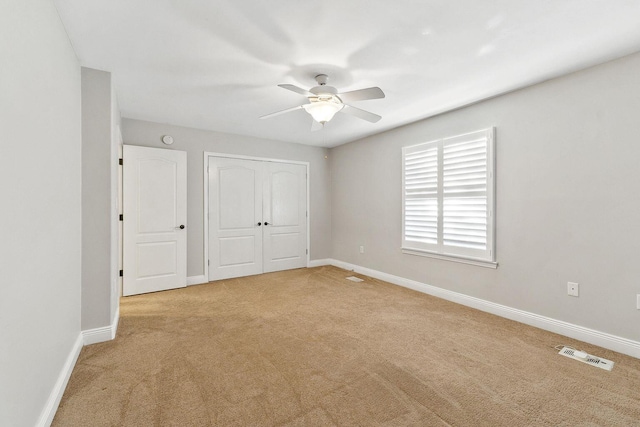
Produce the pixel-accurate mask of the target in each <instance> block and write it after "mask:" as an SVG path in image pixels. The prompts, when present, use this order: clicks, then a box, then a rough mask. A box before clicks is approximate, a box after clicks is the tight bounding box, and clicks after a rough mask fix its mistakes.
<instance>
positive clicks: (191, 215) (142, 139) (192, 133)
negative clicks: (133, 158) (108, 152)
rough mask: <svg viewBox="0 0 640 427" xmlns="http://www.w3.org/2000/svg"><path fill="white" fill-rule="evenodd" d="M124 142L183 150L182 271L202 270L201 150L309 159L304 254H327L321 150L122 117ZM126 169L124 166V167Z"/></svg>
mask: <svg viewBox="0 0 640 427" xmlns="http://www.w3.org/2000/svg"><path fill="white" fill-rule="evenodd" d="M122 134H123V137H124V143H125V144H130V145H141V146H147V147H156V148H168V149H173V150H182V151H186V152H187V168H188V172H187V187H188V188H187V190H188V195H187V197H188V205H187V210H188V212H187V218H188V227H187V230H188V233H187V240H188V242H187V258H188V260H187V275H188V276H199V275H202V274H204V262H203V259H204V258H203V257H204V255H203V254H204V240H203V237H204V219H203V209H204V208H203V203H204V193H203V192H204V183H203V182H204V169H203V168H204V166H203V165H204V160H203V159H204V157H203V156H204V154H203V153H204V152H205V151H209V152H216V153H226V154H238V155H246V156H256V157H263V158H270V159H282V160H293V161H304V162H309V163H310V166H309V187H310V190H309V193H310V205H311V206H310V208H309V210H310V212H309V219H310V252H309V253H310V256H311V259H312V260H314V259H323V258H328V257H329V255H330V250H331V199H330V196H329V188H330V182H329V168H328V160H327V159H325V155H326V154H327V150H326V149H324V148H318V147H311V146H306V145H300V144H291V143H287V142H278V141H270V140H266V139H260V138H253V137H244V136H238V135H230V134H225V133H220V132H210V131H204V130H197V129H191V128H184V127H178V126H171V125H165V124H160V123H152V122H145V121H140V120H131V119H126V118H124V119H123V120H122ZM163 135H171V136H173V137H174V139H175V142H174V143H173V145H171V146H167V145H165V144H163V143H162V141H161V138H162V136H163ZM125 167H126V166H125Z"/></svg>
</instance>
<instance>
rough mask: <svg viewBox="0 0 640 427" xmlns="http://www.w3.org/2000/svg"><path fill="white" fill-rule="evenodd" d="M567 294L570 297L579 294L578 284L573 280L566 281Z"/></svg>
mask: <svg viewBox="0 0 640 427" xmlns="http://www.w3.org/2000/svg"><path fill="white" fill-rule="evenodd" d="M567 295H570V296H572V297H577V296H580V285H579V284H578V283H575V282H567Z"/></svg>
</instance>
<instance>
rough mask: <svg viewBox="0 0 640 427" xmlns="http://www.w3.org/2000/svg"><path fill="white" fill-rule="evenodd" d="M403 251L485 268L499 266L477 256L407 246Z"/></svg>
mask: <svg viewBox="0 0 640 427" xmlns="http://www.w3.org/2000/svg"><path fill="white" fill-rule="evenodd" d="M402 253H403V254H407V255H417V256H424V257H428V258H435V259H441V260H444V261H451V262H459V263H461V264H469V265H475V266H478V267H484V268H494V269H495V268H498V263H497V262H494V261H485V260H481V259H475V258H464V257H459V256H454V255H444V254H438V253H435V252H427V251H420V250H417V249H406V248H402Z"/></svg>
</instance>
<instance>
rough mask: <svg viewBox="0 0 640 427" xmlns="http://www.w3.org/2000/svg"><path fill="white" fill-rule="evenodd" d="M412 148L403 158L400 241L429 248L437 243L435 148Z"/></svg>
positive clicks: (434, 146)
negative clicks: (402, 216)
mask: <svg viewBox="0 0 640 427" xmlns="http://www.w3.org/2000/svg"><path fill="white" fill-rule="evenodd" d="M412 148H413V147H408V148H407V149H406V150H405V152H404V156H403V162H404V164H403V178H404V183H403V191H404V198H403V201H404V209H403V211H404V227H403V230H404V240H405V241H407V242H412V243H411V244H410V245H412V246H415V247H419V248H430V247H434V246H436V245H437V244H438V213H439V204H438V146H437V145H436V144H421V145H420V146H419V149H415V150H414V149H412Z"/></svg>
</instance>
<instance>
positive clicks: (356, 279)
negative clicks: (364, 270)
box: [347, 276, 364, 282]
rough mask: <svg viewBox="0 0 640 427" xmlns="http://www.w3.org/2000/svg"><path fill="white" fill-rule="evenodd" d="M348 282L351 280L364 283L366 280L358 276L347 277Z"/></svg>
mask: <svg viewBox="0 0 640 427" xmlns="http://www.w3.org/2000/svg"><path fill="white" fill-rule="evenodd" d="M347 280H351V281H352V282H364V280H362V279H361V278H359V277H356V276H349V277H347Z"/></svg>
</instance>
